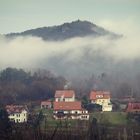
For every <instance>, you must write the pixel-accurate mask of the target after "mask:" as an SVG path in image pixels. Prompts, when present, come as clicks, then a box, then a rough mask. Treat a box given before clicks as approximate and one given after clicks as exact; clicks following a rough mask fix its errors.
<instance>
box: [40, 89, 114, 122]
mask: <svg viewBox="0 0 140 140" xmlns="http://www.w3.org/2000/svg"><path fill="white" fill-rule="evenodd" d="M89 99H90V102H91V103H93V104H99V105H101V106H102V111H112V104H111V102H110V92H105V91H92V92H91V93H90V98H89ZM52 106H53V113H54V115H53V117H54V118H55V119H60V118H61V119H80V120H89V113H88V111H87V110H86V109H84V108H83V107H82V103H81V101H77V100H76V99H75V92H74V91H73V90H58V91H56V92H55V100H54V102H53V105H52V103H51V101H43V102H41V108H48V109H49V108H51V107H52Z"/></svg>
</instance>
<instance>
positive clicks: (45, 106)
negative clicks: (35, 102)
mask: <svg viewBox="0 0 140 140" xmlns="http://www.w3.org/2000/svg"><path fill="white" fill-rule="evenodd" d="M51 108H52V102H51V101H50V100H47V101H42V102H41V109H51Z"/></svg>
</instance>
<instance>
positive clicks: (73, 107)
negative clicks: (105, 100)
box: [53, 101, 89, 120]
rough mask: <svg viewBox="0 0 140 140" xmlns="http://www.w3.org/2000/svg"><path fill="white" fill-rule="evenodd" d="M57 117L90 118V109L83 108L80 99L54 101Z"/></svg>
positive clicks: (55, 115) (55, 116)
mask: <svg viewBox="0 0 140 140" xmlns="http://www.w3.org/2000/svg"><path fill="white" fill-rule="evenodd" d="M53 107H54V118H55V119H80V120H89V114H88V111H87V110H85V109H83V108H82V106H81V102H80V101H74V102H64V101H62V102H56V101H55V102H54V103H53Z"/></svg>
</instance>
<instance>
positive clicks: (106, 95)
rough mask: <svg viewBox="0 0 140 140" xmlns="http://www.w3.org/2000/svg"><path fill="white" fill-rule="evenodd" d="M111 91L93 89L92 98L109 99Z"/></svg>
mask: <svg viewBox="0 0 140 140" xmlns="http://www.w3.org/2000/svg"><path fill="white" fill-rule="evenodd" d="M109 98H110V92H109V91H91V93H90V100H96V99H109Z"/></svg>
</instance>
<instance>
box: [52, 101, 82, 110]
mask: <svg viewBox="0 0 140 140" xmlns="http://www.w3.org/2000/svg"><path fill="white" fill-rule="evenodd" d="M53 107H54V110H82V107H81V102H80V101H75V102H54V103H53Z"/></svg>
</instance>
